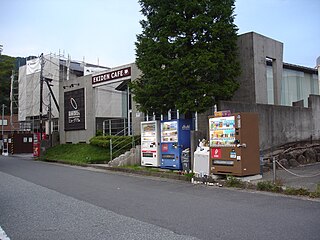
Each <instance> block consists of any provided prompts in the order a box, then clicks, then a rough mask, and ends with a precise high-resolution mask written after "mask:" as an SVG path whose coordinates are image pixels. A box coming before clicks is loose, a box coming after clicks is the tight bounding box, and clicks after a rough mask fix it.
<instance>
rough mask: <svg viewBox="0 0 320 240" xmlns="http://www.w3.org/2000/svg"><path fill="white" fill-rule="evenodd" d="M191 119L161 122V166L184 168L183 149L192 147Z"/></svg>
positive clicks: (176, 168)
mask: <svg viewBox="0 0 320 240" xmlns="http://www.w3.org/2000/svg"><path fill="white" fill-rule="evenodd" d="M190 130H191V119H176V120H167V121H162V122H161V168H168V169H175V170H181V169H182V161H181V160H182V159H181V157H182V151H183V150H185V149H187V148H190Z"/></svg>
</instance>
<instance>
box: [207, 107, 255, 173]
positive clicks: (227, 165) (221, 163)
mask: <svg viewBox="0 0 320 240" xmlns="http://www.w3.org/2000/svg"><path fill="white" fill-rule="evenodd" d="M219 113H221V112H217V113H216V115H215V116H209V144H210V172H211V173H212V174H231V175H234V176H248V175H255V174H259V173H260V160H259V119H258V114H256V113H235V114H220V116H219Z"/></svg>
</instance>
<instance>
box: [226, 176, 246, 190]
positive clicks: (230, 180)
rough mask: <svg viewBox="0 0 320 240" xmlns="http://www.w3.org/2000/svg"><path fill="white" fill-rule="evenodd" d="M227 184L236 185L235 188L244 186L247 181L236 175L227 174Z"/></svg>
mask: <svg viewBox="0 0 320 240" xmlns="http://www.w3.org/2000/svg"><path fill="white" fill-rule="evenodd" d="M226 186H227V187H235V188H244V187H245V183H244V182H242V181H241V180H240V179H238V178H235V177H234V176H227V181H226Z"/></svg>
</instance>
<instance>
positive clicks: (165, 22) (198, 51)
mask: <svg viewBox="0 0 320 240" xmlns="http://www.w3.org/2000/svg"><path fill="white" fill-rule="evenodd" d="M139 3H140V5H141V12H142V14H143V15H144V16H145V19H144V20H142V21H141V22H140V23H141V26H142V33H141V34H139V35H138V36H137V42H136V64H137V66H138V68H139V69H140V70H141V71H142V73H143V74H142V76H141V77H140V78H139V79H137V81H135V82H133V83H132V84H131V88H132V92H133V94H134V99H135V101H136V102H137V103H138V104H139V105H140V110H141V111H144V112H147V111H150V112H161V113H164V112H167V111H168V110H169V109H179V110H180V111H181V112H183V113H186V112H194V111H198V112H203V111H206V110H207V109H208V108H209V107H211V106H212V105H213V103H214V102H215V101H217V100H220V99H229V98H231V97H232V95H233V93H234V92H235V90H236V89H237V88H238V83H237V82H236V81H235V78H236V77H237V76H238V75H239V73H240V67H239V63H238V61H237V45H236V41H237V27H236V25H235V24H234V23H233V21H234V13H233V11H234V0H171V1H164V0H139Z"/></svg>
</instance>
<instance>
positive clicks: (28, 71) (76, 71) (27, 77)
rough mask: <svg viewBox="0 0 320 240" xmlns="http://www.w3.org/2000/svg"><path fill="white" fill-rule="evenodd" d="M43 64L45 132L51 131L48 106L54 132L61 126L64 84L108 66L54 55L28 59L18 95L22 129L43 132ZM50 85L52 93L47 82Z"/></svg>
mask: <svg viewBox="0 0 320 240" xmlns="http://www.w3.org/2000/svg"><path fill="white" fill-rule="evenodd" d="M41 65H42V76H43V79H44V82H43V92H42V95H43V97H42V101H43V105H42V119H43V121H44V124H43V130H42V131H43V132H46V133H48V132H49V129H48V128H49V112H50V110H49V107H50V106H51V119H52V122H51V131H56V132H57V131H58V129H59V110H58V106H57V105H56V104H55V101H54V98H53V96H54V97H55V100H56V102H57V103H58V102H59V95H60V89H61V86H63V85H66V84H64V83H65V82H68V81H72V80H73V79H76V78H79V77H81V76H83V75H86V74H90V73H92V72H94V71H101V70H105V69H109V68H107V67H101V66H97V65H93V64H88V63H84V62H80V61H73V60H70V59H66V58H63V57H59V56H56V55H54V54H49V55H44V56H43V59H42V60H41V58H34V59H30V60H27V62H26V65H23V66H21V67H20V68H19V79H18V82H19V86H18V88H19V97H18V105H19V112H18V120H19V122H20V124H21V126H20V130H25V131H34V132H40V75H41ZM45 80H48V83H49V84H50V87H51V90H52V94H50V90H49V87H48V85H47V84H46V82H47V81H45Z"/></svg>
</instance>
